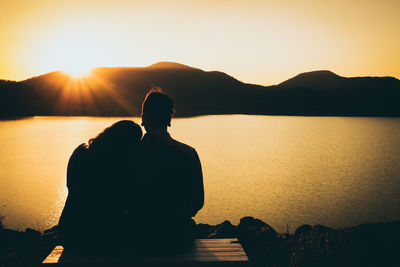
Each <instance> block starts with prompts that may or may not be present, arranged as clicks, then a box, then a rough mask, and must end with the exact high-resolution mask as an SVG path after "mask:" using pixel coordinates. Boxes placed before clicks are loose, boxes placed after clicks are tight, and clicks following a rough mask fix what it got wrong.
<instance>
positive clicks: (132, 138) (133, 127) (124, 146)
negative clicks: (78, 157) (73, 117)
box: [88, 120, 142, 153]
mask: <svg viewBox="0 0 400 267" xmlns="http://www.w3.org/2000/svg"><path fill="white" fill-rule="evenodd" d="M141 138H142V129H141V128H140V126H139V125H138V124H136V123H134V122H133V121H131V120H121V121H118V122H116V123H114V124H113V125H111V126H109V127H107V128H105V129H104V130H103V131H102V132H101V133H99V134H98V135H97V136H96V137H94V138H92V139H90V140H89V145H88V148H89V150H91V151H94V152H110V153H111V152H121V151H127V152H129V151H130V149H132V148H134V147H135V146H137V145H138V144H139V141H140V139H141Z"/></svg>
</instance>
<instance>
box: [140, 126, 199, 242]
mask: <svg viewBox="0 0 400 267" xmlns="http://www.w3.org/2000/svg"><path fill="white" fill-rule="evenodd" d="M141 146H142V149H141V151H142V162H141V169H142V174H141V179H139V181H141V183H142V184H141V185H139V187H140V188H143V189H144V190H143V192H142V196H141V199H142V201H143V202H142V204H141V207H142V208H143V209H144V210H142V211H141V212H140V213H141V214H146V217H147V218H148V220H147V221H148V222H149V223H148V224H147V226H145V227H152V228H153V231H152V232H153V233H155V234H157V235H159V236H164V237H165V238H169V237H173V238H175V239H177V240H179V239H180V238H183V239H184V238H186V237H192V235H193V226H194V221H193V220H192V217H194V216H195V215H196V213H197V212H198V211H199V210H200V209H201V208H202V207H203V204H204V187H203V175H202V171H201V164H200V160H199V157H198V155H197V152H196V150H195V149H194V148H192V147H190V146H188V145H186V144H183V143H180V142H178V141H176V140H174V139H172V138H171V136H170V135H169V134H168V133H164V134H149V133H147V134H145V136H144V137H143V139H142V143H141ZM160 226H161V228H162V229H157V228H160ZM154 228H156V229H154Z"/></svg>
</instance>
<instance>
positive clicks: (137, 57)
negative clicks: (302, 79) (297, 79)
mask: <svg viewBox="0 0 400 267" xmlns="http://www.w3.org/2000/svg"><path fill="white" fill-rule="evenodd" d="M0 12H1V14H2V15H1V16H0V36H1V42H0V78H2V79H11V80H22V79H26V78H29V77H31V76H34V75H39V74H43V73H47V72H50V71H53V70H60V69H63V70H70V71H71V72H73V71H84V70H85V69H88V68H92V67H96V66H110V67H114V66H146V65H150V64H152V63H155V62H157V61H175V62H180V63H183V64H187V65H191V66H194V67H198V68H201V69H204V70H221V71H224V72H226V73H228V74H230V75H232V76H234V77H236V78H237V79H239V80H241V81H243V82H248V83H257V84H264V85H270V84H277V83H279V82H282V81H283V80H285V79H288V78H290V77H292V76H294V75H296V74H298V73H300V72H305V71H311V70H318V69H329V70H332V71H333V72H335V73H337V74H339V75H342V76H367V75H371V76H394V77H397V78H400V30H399V29H400V15H399V14H400V1H398V0H382V1H378V0H376V1H368V0H364V1H359V0H353V1H342V0H336V1H317V0H314V1H313V0H308V1H307V0H306V1H288V0H281V1H227V0H221V1H215V0H214V1H173V0H169V1H152V0H148V1H125V0H113V1H111V0H109V1H105V0H96V1H85V0H76V1H75V0H70V1H60V0H57V1H55V0H35V1H30V0H0Z"/></svg>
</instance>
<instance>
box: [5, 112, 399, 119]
mask: <svg viewBox="0 0 400 267" xmlns="http://www.w3.org/2000/svg"><path fill="white" fill-rule="evenodd" d="M228 115H233V116H235V115H246V116H277V117H281V116H285V117H344V118H351V117H354V118H400V115H379V114H280V113H279V114H278V113H268V114H262V113H204V114H203V113H201V114H188V115H180V116H173V118H172V119H174V118H175V119H186V118H197V117H205V116H228ZM34 117H54V118H57V117H68V118H140V116H137V115H136V116H135V115H109V116H103V115H43V114H40V115H26V116H15V117H13V116H4V117H3V116H0V121H8V120H23V119H31V118H34Z"/></svg>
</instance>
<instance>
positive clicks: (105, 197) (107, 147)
mask: <svg viewBox="0 0 400 267" xmlns="http://www.w3.org/2000/svg"><path fill="white" fill-rule="evenodd" d="M141 138H142V130H141V128H140V126H139V125H137V124H136V123H134V122H133V121H129V120H122V121H119V122H116V123H114V124H113V125H111V126H110V127H108V128H106V129H104V130H103V131H102V132H101V133H99V134H98V135H97V136H96V137H95V138H92V139H90V140H89V142H88V145H86V144H81V145H79V146H78V147H77V148H76V149H75V151H74V152H73V153H72V155H71V157H70V159H69V162H68V169H67V187H68V197H67V200H66V202H65V206H64V210H63V212H62V214H61V217H60V221H59V238H60V240H61V243H62V245H63V246H64V248H66V249H68V250H75V251H88V250H90V249H92V250H93V251H102V250H107V251H108V252H109V251H110V249H113V248H115V249H117V250H118V248H120V247H121V246H125V245H126V244H127V243H128V242H129V236H130V235H129V233H128V232H129V230H128V229H132V225H131V222H132V220H131V219H130V218H131V217H132V216H131V214H132V211H131V207H132V203H133V202H135V200H134V199H133V197H134V196H135V194H134V193H133V192H132V191H133V190H134V188H135V180H136V178H137V175H138V173H137V170H138V168H137V162H138V160H139V157H140V154H141V153H140V151H139V142H140V139H141Z"/></svg>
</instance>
